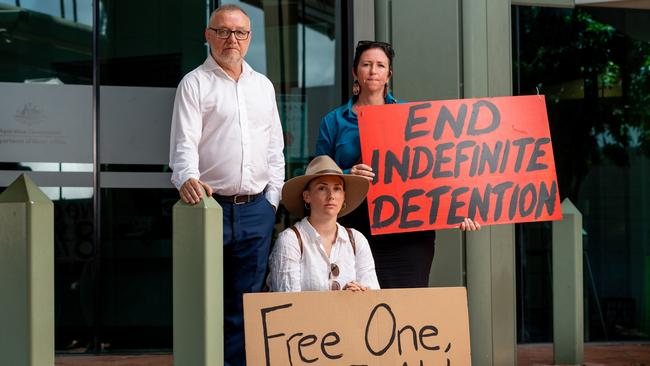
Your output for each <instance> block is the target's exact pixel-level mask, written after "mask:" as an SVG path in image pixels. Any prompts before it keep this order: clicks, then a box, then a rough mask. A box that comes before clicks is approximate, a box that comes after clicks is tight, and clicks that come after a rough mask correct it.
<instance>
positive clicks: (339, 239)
mask: <svg viewBox="0 0 650 366" xmlns="http://www.w3.org/2000/svg"><path fill="white" fill-rule="evenodd" d="M336 225H337V227H338V231H337V235H336V241H335V242H334V244H333V245H332V250H331V251H330V255H329V257H328V256H327V253H325V249H323V241H322V239H321V236H320V234H318V232H317V231H316V229H314V227H313V226H311V224H310V223H309V221H308V220H307V218H304V219H302V220H301V221H299V222H297V223H296V228H297V229H298V231H299V232H300V237H301V238H302V243H303V248H302V254H301V253H300V244H299V243H298V238H297V237H296V233H295V232H294V231H293V230H292V229H291V228H288V229H286V230H284V231H283V232H281V233H280V234H279V235H278V239H277V241H276V242H275V246H274V247H273V251H272V253H271V257H270V258H269V266H270V268H271V273H270V275H269V287H270V289H271V291H274V292H281V291H283V292H287V291H328V290H330V288H331V287H330V283H331V282H330V280H336V281H337V282H339V284H340V286H341V287H340V288H341V289H343V287H344V286H345V285H346V284H347V283H349V282H351V281H356V282H358V283H360V284H362V285H365V286H367V287H369V288H370V289H375V290H376V289H379V281H377V274H376V273H375V261H374V260H373V258H372V253H371V251H370V246H369V245H368V240H366V238H365V237H364V236H363V234H361V233H360V232H358V231H356V230H354V229H352V234H353V235H354V240H355V246H356V255H355V252H354V250H353V248H352V243H351V242H350V238H349V236H348V233H347V231H346V230H345V228H344V227H343V226H341V225H339V224H338V223H337V224H336ZM332 263H335V264H336V265H337V266H338V267H339V276H338V278H332V279H330V269H331V265H332Z"/></svg>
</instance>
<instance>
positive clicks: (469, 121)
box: [359, 96, 562, 234]
mask: <svg viewBox="0 0 650 366" xmlns="http://www.w3.org/2000/svg"><path fill="white" fill-rule="evenodd" d="M359 133H360V138H361V154H362V156H363V162H364V163H365V164H367V165H370V166H371V167H372V169H373V171H374V172H375V178H374V181H373V182H372V184H371V187H370V191H369V192H368V206H369V215H370V224H371V230H372V233H373V234H387V233H395V232H405V231H420V230H431V229H438V228H451V227H458V225H459V224H460V223H461V222H462V221H463V219H464V218H465V217H470V218H472V219H474V220H477V221H478V222H480V223H481V224H505V223H515V222H529V221H546V220H559V219H561V218H562V211H561V209H560V194H559V191H558V185H557V178H556V176H555V160H554V159H553V148H552V146H551V137H550V132H549V128H548V118H547V116H546V104H545V101H544V97H543V96H520V97H501V98H484V99H459V100H445V101H432V102H418V103H406V104H390V105H382V106H367V107H361V108H359Z"/></svg>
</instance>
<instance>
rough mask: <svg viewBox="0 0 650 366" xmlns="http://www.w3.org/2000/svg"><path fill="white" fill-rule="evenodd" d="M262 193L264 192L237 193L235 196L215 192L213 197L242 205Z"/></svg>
mask: <svg viewBox="0 0 650 366" xmlns="http://www.w3.org/2000/svg"><path fill="white" fill-rule="evenodd" d="M261 195H262V192H260V193H258V194H236V195H234V196H222V195H220V194H216V193H213V194H212V197H213V198H214V199H215V200H217V201H220V202H225V203H233V204H235V205H241V204H244V203H249V202H253V201H255V200H256V199H257V198H258V197H259V196H261Z"/></svg>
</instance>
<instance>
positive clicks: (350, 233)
mask: <svg viewBox="0 0 650 366" xmlns="http://www.w3.org/2000/svg"><path fill="white" fill-rule="evenodd" d="M345 231H347V232H348V236H349V237H350V244H352V253H354V255H357V245H356V243H355V242H354V235H353V234H352V229H350V228H349V227H346V228H345Z"/></svg>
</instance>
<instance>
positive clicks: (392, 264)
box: [316, 41, 481, 288]
mask: <svg viewBox="0 0 650 366" xmlns="http://www.w3.org/2000/svg"><path fill="white" fill-rule="evenodd" d="M394 56H395V51H393V47H392V46H391V45H390V44H388V43H385V42H377V41H359V43H358V44H357V48H356V50H355V53H354V61H353V66H352V76H353V77H354V82H353V85H352V94H353V97H352V98H351V99H350V101H349V102H348V103H347V104H344V105H342V106H340V107H339V108H337V109H335V110H333V111H331V112H329V113H328V114H327V115H326V116H325V117H324V118H323V120H322V122H321V126H320V132H319V136H318V141H317V142H316V155H329V156H330V157H331V158H332V159H334V161H335V162H336V163H337V164H338V166H340V167H341V168H342V169H343V171H344V172H345V173H350V174H353V175H357V176H361V177H364V178H366V179H368V180H369V181H372V178H373V177H374V176H375V174H374V173H373V171H372V168H371V167H370V166H368V165H366V164H363V163H362V162H361V144H360V141H359V125H358V120H357V113H356V111H357V108H358V107H361V106H366V105H382V104H393V103H397V100H396V99H395V97H393V95H392V94H391V93H390V92H388V81H389V80H390V78H391V76H392V74H393V68H392V62H393V58H394ZM341 223H342V224H344V225H346V226H349V227H354V228H355V229H357V230H359V231H360V232H361V233H363V234H364V236H365V237H367V238H369V242H370V248H371V249H372V254H373V257H374V259H375V267H376V271H377V277H378V278H379V284H380V285H381V287H382V288H404V287H428V286H429V272H430V270H431V264H432V262H433V256H434V251H435V238H436V236H435V231H418V232H408V233H400V234H386V235H378V236H371V235H370V220H369V218H368V203H367V201H365V200H364V202H363V203H362V204H361V205H360V206H359V207H357V209H355V210H354V211H352V212H351V213H350V214H349V215H347V216H346V217H345V218H344V219H342V220H341ZM459 228H460V230H468V231H473V230H480V228H481V226H480V225H479V223H478V222H475V221H473V220H472V219H469V218H466V219H465V220H464V222H462V223H461V224H460V226H459Z"/></svg>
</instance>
